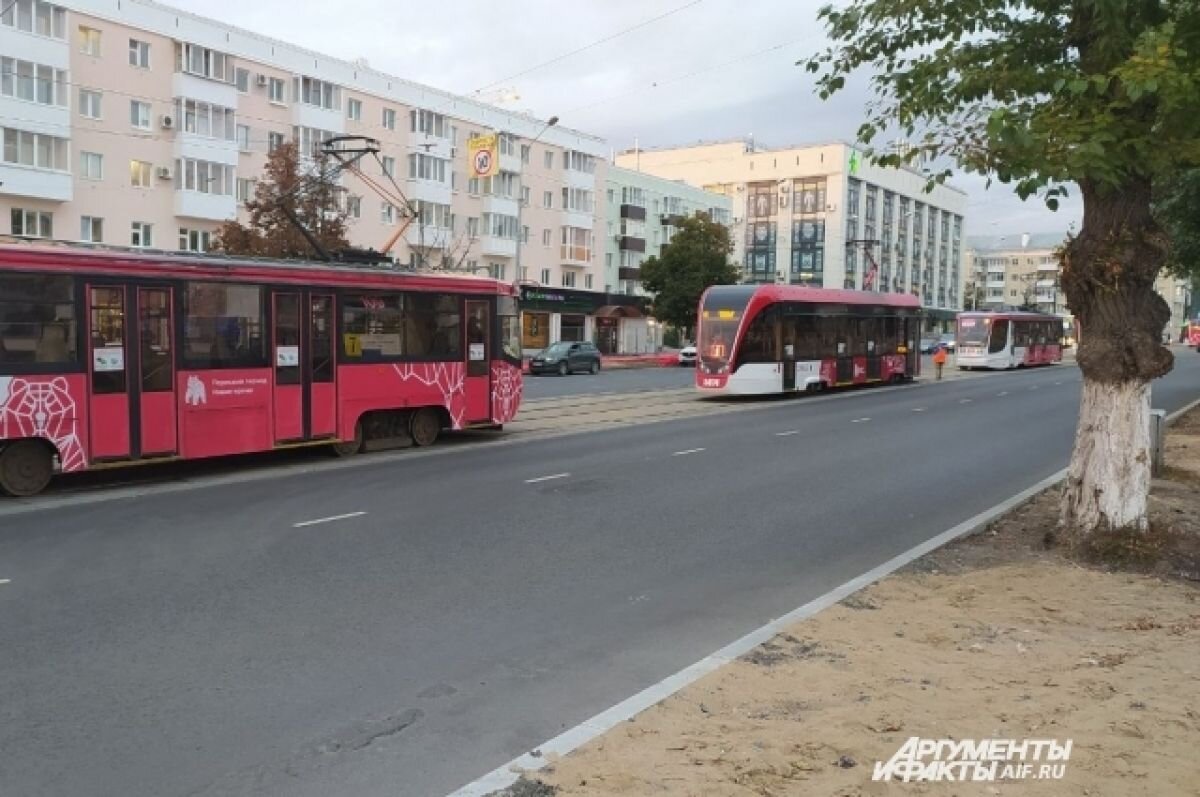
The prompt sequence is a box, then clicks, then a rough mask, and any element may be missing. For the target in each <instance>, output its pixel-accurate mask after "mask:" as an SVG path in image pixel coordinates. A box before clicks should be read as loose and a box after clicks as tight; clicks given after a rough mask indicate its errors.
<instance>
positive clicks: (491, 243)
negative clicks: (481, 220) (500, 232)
mask: <svg viewBox="0 0 1200 797" xmlns="http://www.w3.org/2000/svg"><path fill="white" fill-rule="evenodd" d="M479 252H480V254H484V255H490V256H491V257H516V256H517V241H516V239H515V238H500V237H497V236H495V235H484V236H482V237H481V238H480V239H479Z"/></svg>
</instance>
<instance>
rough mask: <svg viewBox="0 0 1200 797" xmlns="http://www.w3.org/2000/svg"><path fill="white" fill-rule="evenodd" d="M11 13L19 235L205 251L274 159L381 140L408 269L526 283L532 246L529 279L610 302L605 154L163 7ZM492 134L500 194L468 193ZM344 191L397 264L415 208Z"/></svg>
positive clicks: (481, 187)
mask: <svg viewBox="0 0 1200 797" xmlns="http://www.w3.org/2000/svg"><path fill="white" fill-rule="evenodd" d="M0 7H3V8H5V9H7V10H6V11H5V13H4V15H3V17H2V18H0V58H2V61H0V69H2V70H3V82H2V84H0V130H2V133H0V136H2V138H3V142H2V147H0V233H12V234H14V235H22V236H33V237H45V238H50V237H53V238H57V239H64V240H77V241H86V242H96V243H104V244H113V245H121V246H136V247H147V248H156V249H168V250H174V249H179V250H188V251H202V250H204V249H206V248H207V247H208V246H209V244H210V241H211V235H212V233H213V231H214V230H216V229H217V227H218V226H219V225H220V224H221V222H223V221H225V220H227V219H232V218H235V217H236V216H237V215H238V214H239V208H240V207H241V203H242V202H243V201H244V200H245V199H246V198H248V197H250V196H251V195H252V194H253V190H254V184H255V180H256V179H257V178H258V177H259V175H260V174H261V172H262V169H263V165H264V163H265V161H266V158H267V153H268V152H269V151H270V150H271V149H272V148H274V147H276V146H278V145H279V144H280V143H282V142H283V141H286V140H289V139H294V140H296V141H298V142H299V143H300V146H301V147H302V151H303V152H312V151H313V150H314V148H315V147H316V146H317V145H318V144H319V143H320V142H321V141H324V140H326V139H328V138H331V137H333V136H339V135H354V136H366V137H370V138H373V139H376V140H378V142H379V143H380V146H381V151H380V152H379V153H378V160H376V159H375V158H370V159H368V160H364V161H363V163H362V167H363V170H364V172H365V174H366V176H367V177H368V178H370V179H371V180H373V181H377V182H379V183H380V184H381V185H384V186H385V187H387V188H389V189H393V188H394V186H393V184H392V182H391V181H392V179H394V180H395V184H396V186H398V187H399V189H400V191H401V192H402V193H403V195H404V196H405V197H406V198H407V199H408V200H411V201H412V202H413V206H414V207H416V208H418V209H419V222H418V223H414V224H412V225H411V226H410V227H409V228H408V230H407V232H406V233H405V235H404V236H403V237H402V238H401V239H400V240H399V241H397V242H396V244H395V246H393V247H391V248H390V249H389V251H388V254H390V255H391V256H393V257H396V258H397V259H399V260H400V261H402V262H411V261H416V260H418V259H420V260H421V262H423V263H437V262H439V261H441V260H442V259H443V257H450V258H452V259H453V261H454V262H455V264H457V265H459V266H460V267H461V268H464V269H471V270H478V271H485V270H486V271H489V272H490V273H492V274H493V275H495V276H497V277H499V278H502V279H507V280H512V279H514V277H516V276H517V275H516V273H515V272H516V259H517V246H518V239H520V240H522V241H523V245H522V248H521V258H520V259H521V272H522V273H521V275H520V277H521V278H522V279H524V280H526V281H528V282H529V283H536V284H537V285H540V286H543V287H550V288H556V289H564V288H565V289H579V290H583V291H601V292H602V291H603V290H604V287H605V272H604V267H603V255H604V247H603V246H602V245H597V239H596V235H597V231H599V230H603V228H604V220H603V215H602V214H603V213H604V208H605V203H604V202H602V201H600V200H599V197H602V196H603V193H604V186H605V174H606V168H607V167H606V163H605V161H604V158H603V156H604V154H605V152H606V150H605V148H604V143H603V141H601V140H600V139H599V138H596V137H594V136H590V135H587V134H585V133H581V132H578V131H574V130H569V129H566V128H562V127H548V126H547V124H546V122H545V121H543V120H540V119H535V118H531V117H528V116H524V115H521V114H517V113H513V112H510V111H506V110H503V109H500V108H496V107H492V106H489V105H486V104H483V103H480V102H476V101H473V100H470V99H467V98H464V97H459V96H455V95H453V94H449V93H447V92H443V91H439V90H437V89H434V88H430V87H428V86H422V85H419V84H416V83H412V82H410V81H407V80H404V79H402V78H399V77H396V76H393V75H388V74H385V73H383V72H379V71H377V70H374V69H372V68H370V67H369V66H368V65H367V64H366V63H365V62H357V63H349V62H345V61H340V60H337V59H335V58H331V57H328V56H326V55H323V54H321V53H316V52H311V51H308V50H305V49H302V48H299V47H295V46H293V45H290V44H287V43H284V42H280V41H276V40H273V39H270V38H267V37H265V36H261V35H259V34H256V33H252V32H249V31H245V30H240V29H238V28H233V27H230V26H229V25H226V24H224V23H222V22H219V21H217V20H213V19H206V18H203V17H200V16H196V15H194V14H189V13H186V12H183V11H179V10H176V9H173V8H170V7H168V6H164V5H160V4H158V3H153V2H147V1H146V0H121V1H120V2H116V0H72V2H71V3H70V4H69V6H63V5H56V4H52V3H48V2H45V1H44V0H15V3H12V2H10V0H3V2H2V3H0ZM492 131H499V132H501V133H502V136H501V142H500V144H501V154H500V169H501V171H500V174H499V176H498V177H495V178H492V179H489V180H486V181H476V180H469V179H467V177H466V166H467V164H466V146H465V145H466V142H467V139H468V138H469V137H470V136H471V135H473V134H476V133H483V132H492ZM342 184H343V186H344V188H345V189H346V208H347V210H348V212H349V214H350V217H351V218H350V231H351V239H352V243H353V244H354V245H355V246H360V247H371V248H376V249H379V248H381V247H382V246H383V245H384V244H385V242H387V241H388V240H389V239H390V238H392V237H393V236H394V234H395V233H396V232H397V230H398V229H399V226H398V225H400V224H401V223H402V218H401V212H400V208H398V207H397V206H396V205H395V203H389V202H386V201H384V200H383V199H381V198H380V197H379V196H378V195H377V194H376V193H375V192H373V191H372V190H371V189H370V188H369V186H368V185H366V184H365V183H364V182H363V181H362V180H360V179H359V178H358V177H356V176H353V175H344V176H343V177H342ZM519 203H520V204H521V207H518V205H519ZM241 212H242V213H243V214H244V211H241ZM602 303H603V302H601V304H602Z"/></svg>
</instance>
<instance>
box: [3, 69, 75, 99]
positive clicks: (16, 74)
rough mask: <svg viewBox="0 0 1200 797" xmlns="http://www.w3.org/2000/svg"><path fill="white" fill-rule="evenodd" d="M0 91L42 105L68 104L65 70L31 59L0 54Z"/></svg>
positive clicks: (5, 94)
mask: <svg viewBox="0 0 1200 797" xmlns="http://www.w3.org/2000/svg"><path fill="white" fill-rule="evenodd" d="M0 94H3V95H4V96H6V97H15V98H17V99H18V100H27V101H28V102H36V103H39V104H41V105H57V106H59V107H62V108H65V107H67V73H66V72H64V71H63V70H61V69H55V68H54V67H50V66H43V65H42V64H35V63H33V62H31V61H22V60H20V59H18V58H8V57H0Z"/></svg>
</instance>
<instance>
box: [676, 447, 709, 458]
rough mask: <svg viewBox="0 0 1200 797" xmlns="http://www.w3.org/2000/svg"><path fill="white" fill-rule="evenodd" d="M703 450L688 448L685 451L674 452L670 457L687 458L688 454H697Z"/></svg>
mask: <svg viewBox="0 0 1200 797" xmlns="http://www.w3.org/2000/svg"><path fill="white" fill-rule="evenodd" d="M705 450H706V449H703V448H689V449H688V450H687V451H676V452H675V453H674V454H672V455H671V456H673V457H683V456H687V455H688V454H699V453H700V452H701V451H705Z"/></svg>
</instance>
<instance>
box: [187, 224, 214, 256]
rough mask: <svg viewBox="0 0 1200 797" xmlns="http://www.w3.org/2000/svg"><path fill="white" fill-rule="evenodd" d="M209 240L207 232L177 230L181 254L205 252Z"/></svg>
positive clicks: (210, 237) (210, 238) (209, 234)
mask: <svg viewBox="0 0 1200 797" xmlns="http://www.w3.org/2000/svg"><path fill="white" fill-rule="evenodd" d="M211 240H212V234H211V233H210V232H209V231H208V230H189V229H187V228H185V227H180V228H179V251H181V252H207V251H208V245H209V243H210V242H211Z"/></svg>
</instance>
